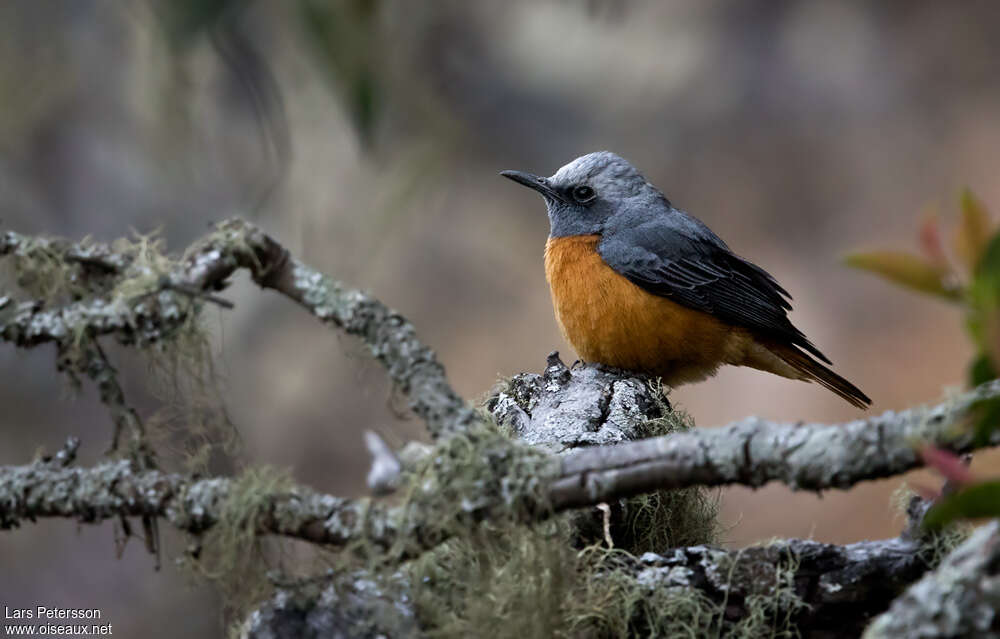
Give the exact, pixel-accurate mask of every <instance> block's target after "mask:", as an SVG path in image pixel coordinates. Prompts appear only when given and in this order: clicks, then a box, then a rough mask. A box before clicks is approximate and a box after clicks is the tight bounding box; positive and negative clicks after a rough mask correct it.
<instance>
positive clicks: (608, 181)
mask: <svg viewBox="0 0 1000 639" xmlns="http://www.w3.org/2000/svg"><path fill="white" fill-rule="evenodd" d="M500 175H502V176H504V177H506V178H510V179H511V180H514V181H515V182H517V183H519V184H523V185H524V186H527V187H528V188H531V189H534V190H535V191H538V192H539V193H540V194H541V195H542V197H543V198H544V199H545V205H546V207H548V211H549V225H550V227H551V230H550V233H549V234H550V235H551V236H552V237H567V236H572V235H601V234H603V233H604V231H605V229H606V228H608V226H609V224H612V225H614V226H618V225H621V224H628V223H634V222H641V221H642V218H648V217H649V216H650V215H656V214H657V213H659V214H663V213H666V212H669V211H670V210H671V209H672V207H671V206H670V202H669V201H668V200H667V199H666V198H665V197H664V196H663V194H662V193H661V192H660V191H659V190H658V189H657V188H656V187H655V186H653V185H652V184H650V183H649V182H647V181H646V178H645V177H643V176H642V174H641V173H639V171H638V170H637V169H636V168H635V167H634V166H632V165H631V164H629V163H628V161H627V160H625V159H624V158H622V157H620V156H618V155H615V154H614V153H611V152H610V151H598V152H597V153H590V154H587V155H584V156H581V157H578V158H577V159H575V160H573V161H572V162H570V163H569V164H567V165H566V166H564V167H562V168H561V169H559V170H558V171H556V172H555V174H554V175H552V176H551V177H547V178H546V177H540V176H537V175H532V174H531V173H524V172H522V171H502V172H501V173H500Z"/></svg>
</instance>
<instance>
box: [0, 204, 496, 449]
mask: <svg viewBox="0 0 1000 639" xmlns="http://www.w3.org/2000/svg"><path fill="white" fill-rule="evenodd" d="M4 255H14V256H15V257H20V258H23V259H26V260H35V261H38V260H45V261H46V262H45V263H49V262H59V263H61V264H62V265H63V266H65V268H63V271H62V272H61V277H62V278H63V279H64V280H66V281H68V282H71V283H72V286H69V285H67V289H68V290H69V291H70V295H69V298H70V299H69V301H67V302H66V303H65V304H63V305H61V306H56V307H49V302H47V301H42V299H46V300H47V299H48V296H45V297H44V298H39V299H38V300H31V301H26V302H20V303H17V302H14V301H13V300H12V299H11V298H10V297H9V296H0V340H3V341H7V342H10V343H13V344H14V345H16V346H20V347H31V346H37V345H39V344H45V343H55V344H57V345H59V346H60V347H61V348H62V349H63V350H68V347H69V346H71V345H76V344H79V342H80V340H81V339H82V338H91V339H94V338H97V337H99V336H101V335H114V336H115V338H116V339H118V340H119V341H120V342H122V343H124V344H136V343H138V344H140V345H142V344H149V343H155V342H159V341H162V340H163V339H165V338H166V337H168V336H170V335H171V334H173V332H174V331H176V330H177V329H178V328H179V327H180V326H183V325H184V324H185V322H187V321H188V319H189V318H190V317H191V315H192V314H193V313H197V312H198V309H199V302H200V301H201V300H203V299H208V300H214V299H217V298H215V297H214V296H213V295H212V294H213V292H215V291H219V290H221V289H223V288H225V287H226V286H227V284H228V278H229V277H230V276H231V275H232V274H233V273H234V272H235V271H236V270H237V269H240V268H246V269H248V270H249V271H250V272H251V274H252V276H253V279H254V281H255V282H257V283H258V284H259V285H261V286H262V287H265V288H270V289H273V290H276V291H278V292H279V293H281V294H283V295H285V296H286V297H288V298H290V299H292V300H294V301H295V302H297V303H299V304H301V305H302V306H304V307H305V308H306V309H307V310H308V311H309V312H311V313H312V314H313V315H315V316H316V317H317V318H319V319H320V320H322V321H324V322H326V323H329V324H333V325H335V326H337V327H338V328H341V329H343V330H344V331H346V332H347V333H349V334H351V335H355V336H357V337H360V338H361V339H362V340H363V341H364V342H365V344H366V345H367V346H368V348H369V350H370V351H371V353H372V354H373V355H374V356H375V358H376V359H378V360H379V361H380V362H381V363H382V364H384V365H385V367H386V368H387V369H388V371H389V376H390V378H391V379H392V381H393V383H395V384H396V385H397V387H398V388H399V389H400V390H402V391H403V392H404V393H405V394H406V395H407V397H408V398H409V401H410V407H411V408H412V409H413V411H414V412H415V413H416V414H417V415H418V416H419V417H421V418H422V419H424V421H425V422H426V423H427V426H428V428H429V430H430V432H431V434H432V435H433V436H434V437H437V436H440V435H442V434H448V433H454V432H460V431H461V430H462V429H464V428H465V427H467V426H468V425H469V424H472V423H474V422H475V421H477V419H478V417H477V415H476V412H475V410H474V409H473V408H472V407H470V406H469V405H468V404H467V403H466V402H465V401H464V400H462V398H461V397H459V396H458V394H457V393H455V391H454V390H453V389H452V388H451V386H450V385H449V383H448V381H447V378H446V377H445V374H444V368H443V366H441V364H440V363H439V362H438V361H437V359H436V357H435V355H434V353H433V351H431V349H429V348H428V347H427V346H425V345H424V344H423V343H421V342H420V340H419V339H418V338H417V336H416V334H415V331H414V329H413V326H412V324H410V323H409V322H408V321H407V320H406V319H405V318H403V317H402V316H401V315H399V314H398V313H396V312H395V311H393V310H391V309H389V308H388V307H386V306H385V305H384V304H382V303H381V302H379V301H378V300H376V299H374V298H373V297H371V296H369V295H368V294H366V293H364V292H362V291H359V290H355V289H350V288H346V287H345V286H343V285H342V284H340V283H339V282H336V281H334V280H331V279H329V278H327V277H325V276H324V275H323V274H322V273H319V272H318V271H316V270H314V269H312V268H310V267H309V266H307V265H306V264H304V263H303V262H301V261H299V260H297V259H295V258H294V257H292V256H291V255H290V254H289V253H288V251H286V250H285V249H284V248H283V247H282V246H281V245H280V244H278V242H276V241H275V240H274V239H272V238H271V237H269V236H268V235H267V234H266V233H264V232H263V231H262V230H260V229H259V228H257V227H256V226H254V225H252V224H249V223H247V222H244V221H242V220H236V219H234V220H230V221H227V222H223V223H222V224H220V225H219V226H218V227H217V228H216V230H215V231H213V232H212V233H210V234H209V235H207V236H205V237H204V238H202V239H201V240H199V241H197V242H196V243H194V244H193V245H192V246H191V247H190V248H189V249H188V250H187V252H186V253H185V255H184V257H183V258H182V259H181V260H180V261H178V262H171V261H169V260H166V259H165V258H162V256H159V257H160V258H161V259H159V260H152V261H151V260H148V259H146V260H143V259H139V258H140V257H141V256H142V253H138V252H135V251H132V252H116V251H114V250H113V248H109V247H108V246H105V245H100V244H93V243H79V244H71V243H67V242H63V241H55V240H45V239H39V238H29V237H26V236H22V235H18V234H16V233H6V234H4V235H2V236H0V256H4ZM151 262H152V263H151ZM123 281H127V282H128V284H129V286H127V287H126V286H123V284H122V283H123Z"/></svg>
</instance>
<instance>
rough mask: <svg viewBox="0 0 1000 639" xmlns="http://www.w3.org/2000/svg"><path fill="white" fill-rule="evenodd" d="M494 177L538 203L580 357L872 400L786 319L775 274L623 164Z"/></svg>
mask: <svg viewBox="0 0 1000 639" xmlns="http://www.w3.org/2000/svg"><path fill="white" fill-rule="evenodd" d="M500 174H501V175H502V176H504V177H506V178H509V179H511V180H513V181H514V182H517V183H519V184H521V185H523V186H526V187H528V188H530V189H533V190H535V191H537V192H538V193H540V194H541V196H542V198H543V199H544V200H545V205H546V208H547V209H548V217H549V227H550V232H549V237H548V240H547V241H546V244H545V275H546V279H547V280H548V283H549V289H550V292H551V296H552V304H553V307H554V310H555V315H556V320H557V323H558V324H559V328H560V330H561V332H562V334H563V336H564V337H565V338H566V340H567V341H568V342H569V343H570V344H571V345H572V346H573V348H574V349H575V350H576V352H577V354H578V355H579V356H580V358H581V359H582V360H583V361H585V362H595V363H599V364H603V365H606V366H610V367H613V368H618V369H624V370H629V371H635V372H639V373H643V374H647V375H655V376H657V377H659V378H660V381H661V383H663V384H665V385H667V386H669V387H675V386H679V385H681V384H686V383H691V382H697V381H701V380H704V379H706V378H708V377H711V376H712V375H715V373H716V372H717V371H718V369H719V368H720V367H721V366H723V365H733V366H748V367H751V368H755V369H758V370H762V371H766V372H768V373H773V374H775V375H780V376H781V377H786V378H789V379H793V380H802V381H806V382H816V383H819V384H820V385H822V386H823V387H825V388H827V389H829V390H830V391H832V392H834V393H836V394H837V395H838V396H840V397H841V398H843V399H845V400H846V401H848V402H850V403H851V404H852V405H854V406H856V407H858V408H861V409H865V408H867V407H868V406H869V405H870V404H871V399H870V398H869V397H868V396H867V395H865V394H864V393H863V392H862V391H861V390H860V389H859V388H858V387H857V386H855V385H854V384H852V383H851V382H849V381H847V380H846V379H844V378H843V377H841V376H840V375H838V374H837V373H835V372H833V371H832V370H831V369H830V368H828V367H827V366H826V365H830V364H832V363H831V362H830V360H829V359H828V358H827V357H826V356H825V355H823V353H822V352H820V350H819V349H818V348H816V347H815V346H814V345H813V344H812V342H810V341H809V339H808V338H806V336H805V334H804V333H803V332H802V331H800V330H799V329H798V328H796V327H795V326H794V325H793V324H792V322H791V321H790V320H789V319H788V311H790V310H791V309H792V306H791V303H790V300H791V295H789V293H788V291H786V290H785V289H784V288H782V287H781V285H780V284H778V282H777V280H776V279H775V278H774V277H772V276H771V275H770V274H769V273H768V272H767V271H765V270H764V269H762V268H761V267H759V266H757V265H756V264H754V263H752V262H750V261H749V260H747V259H745V258H743V257H740V256H738V255H736V254H735V253H734V252H733V251H732V250H730V248H729V246H727V245H726V243H725V242H724V241H722V239H721V238H719V236H718V235H716V234H715V233H714V232H712V230H711V229H709V228H708V227H707V226H706V225H705V224H704V223H702V222H701V221H700V220H698V219H697V218H695V217H694V216H692V215H689V214H688V213H686V212H684V211H682V210H680V209H677V208H675V207H674V206H673V205H672V204H671V203H670V200H668V199H667V198H666V196H664V194H663V193H662V192H661V191H660V190H659V189H657V188H656V187H655V186H653V185H652V184H650V183H649V182H648V181H647V180H646V178H645V177H643V175H642V174H641V173H640V172H639V171H638V170H637V169H636V168H635V167H634V166H632V165H631V164H630V163H629V162H628V161H627V160H625V159H624V158H622V157H620V156H618V155H616V154H614V153H612V152H610V151H599V152H596V153H590V154H587V155H584V156H581V157H578V158H576V159H575V160H573V161H572V162H570V163H569V164H566V165H565V166H563V167H562V168H560V169H559V170H558V171H556V172H555V174H554V175H552V176H550V177H541V176H538V175H533V174H531V173H526V172H523V171H501V173H500Z"/></svg>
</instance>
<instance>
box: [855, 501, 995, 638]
mask: <svg viewBox="0 0 1000 639" xmlns="http://www.w3.org/2000/svg"><path fill="white" fill-rule="evenodd" d="M998 611H1000V524H998V523H997V522H996V521H992V522H990V523H989V524H986V525H985V526H983V527H982V528H980V529H978V530H976V531H975V532H974V533H972V535H971V536H970V537H969V538H968V539H967V540H966V541H965V543H963V544H962V545H960V546H959V547H958V548H956V549H955V550H953V551H952V552H951V553H950V554H949V555H948V556H947V557H945V559H944V561H943V562H941V565H940V566H939V567H938V568H937V569H936V570H934V571H932V572H929V573H927V574H926V575H924V577H923V578H922V579H921V580H920V581H918V582H916V583H914V584H913V585H911V586H910V587H909V588H907V590H906V592H905V593H903V594H902V595H901V596H900V597H899V598H898V599H896V600H895V601H894V602H893V603H892V606H891V607H890V608H889V610H887V611H886V612H885V613H883V614H882V615H880V616H879V617H878V618H876V619H875V621H874V622H872V624H871V626H870V627H869V628H868V630H867V631H866V632H865V634H864V637H865V639H882V638H889V637H922V638H925V639H933V638H935V637H940V638H942V639H943V638H944V637H997V636H1000V615H998Z"/></svg>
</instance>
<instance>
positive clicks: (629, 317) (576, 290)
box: [545, 235, 790, 386]
mask: <svg viewBox="0 0 1000 639" xmlns="http://www.w3.org/2000/svg"><path fill="white" fill-rule="evenodd" d="M599 240H600V237H599V236H597V235H580V236H573V237H562V238H549V240H548V242H547V243H546V246H545V275H546V278H547V279H548V281H549V288H550V290H551V292H552V304H553V306H554V308H555V314H556V319H557V321H558V323H559V327H560V329H561V330H562V333H563V335H564V336H565V338H566V340H567V341H568V342H569V343H570V344H572V345H573V348H574V349H576V351H577V353H578V354H579V356H580V358H581V359H583V360H584V361H587V362H599V363H602V364H607V365H609V366H614V367H616V368H623V369H627V370H632V371H640V372H644V373H649V374H653V375H657V376H659V377H661V378H662V380H663V382H664V383H666V384H668V385H671V386H674V385H677V384H682V383H686V382H694V381H698V380H701V379H704V378H705V377H708V376H710V375H713V374H714V373H715V371H716V370H717V369H718V367H719V366H720V365H721V364H737V365H739V364H746V365H751V366H755V365H757V364H758V362H750V361H745V360H747V359H749V358H754V355H755V354H757V355H759V356H763V357H765V358H767V359H771V357H770V353H769V352H758V351H761V350H762V349H761V347H759V346H758V345H757V344H755V340H754V339H753V337H752V336H751V335H750V333H749V332H748V331H746V330H744V329H742V328H736V327H732V326H729V325H727V324H725V323H724V322H722V321H721V320H719V319H717V318H715V317H713V316H712V315H709V314H708V313H704V312H701V311H696V310H693V309H689V308H687V307H684V306H681V305H680V304H677V303H675V302H672V301H670V300H669V299H667V298H665V297H660V296H657V295H653V294H651V293H647V292H646V291H644V290H643V289H641V288H640V287H639V286H637V285H635V284H633V283H632V282H630V281H629V280H628V279H626V278H625V277H624V276H622V275H619V274H618V273H617V272H615V271H614V270H613V269H612V268H611V267H609V266H608V265H607V264H605V262H604V260H603V259H601V256H600V254H598V252H597V243H598V242H599ZM758 367H761V368H763V366H758ZM775 372H777V371H775ZM783 372H785V371H782V373H783ZM789 372H790V371H789ZM779 374H781V373H779Z"/></svg>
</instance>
